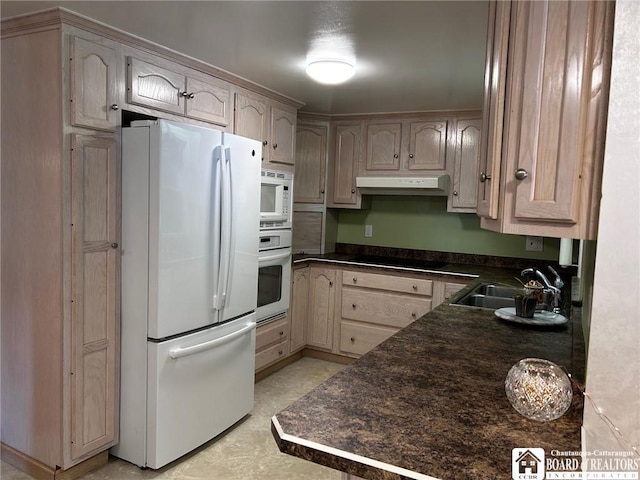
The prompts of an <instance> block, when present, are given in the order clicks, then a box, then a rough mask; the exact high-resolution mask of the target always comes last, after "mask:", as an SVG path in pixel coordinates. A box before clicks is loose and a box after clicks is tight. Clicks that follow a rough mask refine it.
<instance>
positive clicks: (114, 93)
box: [69, 36, 120, 132]
mask: <svg viewBox="0 0 640 480" xmlns="http://www.w3.org/2000/svg"><path fill="white" fill-rule="evenodd" d="M115 48H116V47H115V44H114V43H113V42H110V41H108V40H106V39H98V40H97V41H91V40H88V39H85V38H82V37H78V36H70V38H69V68H70V70H71V72H70V80H71V99H70V100H71V124H72V125H75V126H78V127H86V128H90V129H92V130H107V131H110V132H113V131H115V129H116V127H117V126H118V123H119V122H118V119H119V117H120V116H119V114H118V110H119V108H120V106H119V105H118V90H117V85H118V76H117V71H118V68H117V66H118V62H119V61H120V58H119V56H118V55H117V53H116V50H115Z"/></svg>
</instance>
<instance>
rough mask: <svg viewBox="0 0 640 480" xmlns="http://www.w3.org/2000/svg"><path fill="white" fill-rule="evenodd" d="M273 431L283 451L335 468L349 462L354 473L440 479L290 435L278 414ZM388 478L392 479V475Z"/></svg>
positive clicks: (404, 479) (410, 479) (406, 479)
mask: <svg viewBox="0 0 640 480" xmlns="http://www.w3.org/2000/svg"><path fill="white" fill-rule="evenodd" d="M271 433H272V435H273V437H274V439H275V440H276V443H277V444H278V448H279V449H280V451H281V452H282V453H286V454H288V455H293V456H296V457H298V458H303V459H305V460H310V461H312V462H314V463H318V464H320V465H324V466H326V467H329V468H333V469H336V467H337V466H338V465H337V463H342V464H343V465H346V464H349V465H350V466H351V468H348V469H347V468H345V469H344V470H343V471H349V472H350V473H351V474H352V475H363V474H364V472H365V471H366V470H370V471H371V472H380V471H381V470H382V471H385V472H388V473H390V474H393V475H394V477H393V478H394V479H397V480H440V479H439V478H437V477H431V476H429V475H425V474H423V473H419V472H412V471H410V470H407V469H405V468H401V467H397V466H395V465H390V464H387V463H384V462H380V461H378V460H374V459H371V458H367V457H363V456H360V455H356V454H354V453H349V452H345V451H344V450H339V449H337V448H333V447H330V446H327V445H322V444H320V443H316V442H312V441H310V440H305V439H303V438H299V437H295V436H293V435H289V434H287V433H284V431H283V430H282V427H281V426H280V422H278V419H277V417H276V415H274V416H273V417H271ZM300 448H301V449H304V454H303V452H301V451H297V452H293V450H294V449H298V450H299V449H300ZM337 459H340V461H339V462H336V460H337ZM354 472H358V473H354ZM388 478H389V479H391V478H392V477H388Z"/></svg>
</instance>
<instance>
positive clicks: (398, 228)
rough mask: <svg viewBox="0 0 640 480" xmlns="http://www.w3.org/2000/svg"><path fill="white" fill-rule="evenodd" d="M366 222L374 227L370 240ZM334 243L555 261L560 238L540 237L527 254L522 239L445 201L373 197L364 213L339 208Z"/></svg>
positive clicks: (441, 198)
mask: <svg viewBox="0 0 640 480" xmlns="http://www.w3.org/2000/svg"><path fill="white" fill-rule="evenodd" d="M366 224H370V225H373V237H371V238H367V237H365V236H364V226H365V225H366ZM337 241H338V242H340V243H354V244H359V245H377V246H384V247H397V248H411V249H417V250H433V251H438V252H454V253H474V254H480V255H495V256H500V257H519V258H536V259H541V260H552V261H554V262H557V261H558V253H559V249H560V240H559V239H557V238H545V239H544V243H543V251H542V252H528V251H526V250H525V237H524V236H521V235H507V234H501V233H495V232H491V231H489V230H483V229H481V228H480V218H479V217H478V216H477V215H475V214H472V213H449V212H447V199H446V198H445V197H394V196H373V197H372V199H371V208H370V209H369V210H340V213H339V217H338V232H337Z"/></svg>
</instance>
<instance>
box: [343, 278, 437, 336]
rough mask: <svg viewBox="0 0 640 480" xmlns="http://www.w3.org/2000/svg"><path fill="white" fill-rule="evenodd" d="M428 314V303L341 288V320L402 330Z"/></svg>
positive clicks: (394, 294)
mask: <svg viewBox="0 0 640 480" xmlns="http://www.w3.org/2000/svg"><path fill="white" fill-rule="evenodd" d="M430 310H431V299H430V298H421V297H418V296H411V295H400V294H397V293H387V292H383V291H380V290H365V289H359V288H349V287H343V289H342V318H343V319H349V320H359V321H362V322H369V323H375V324H378V325H387V326H390V327H398V328H403V327H406V326H407V325H409V324H410V323H411V322H413V321H414V320H416V319H418V318H420V317H421V316H422V315H424V314H425V313H427V312H429V311H430Z"/></svg>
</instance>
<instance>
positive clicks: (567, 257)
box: [558, 238, 573, 267]
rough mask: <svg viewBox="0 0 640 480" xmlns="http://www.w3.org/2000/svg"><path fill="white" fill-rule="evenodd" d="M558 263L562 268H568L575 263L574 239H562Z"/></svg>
mask: <svg viewBox="0 0 640 480" xmlns="http://www.w3.org/2000/svg"><path fill="white" fill-rule="evenodd" d="M558 263H559V264H560V266H561V267H568V266H569V265H571V264H572V263H573V239H572V238H561V239H560V255H559V258H558Z"/></svg>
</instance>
